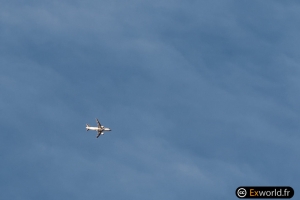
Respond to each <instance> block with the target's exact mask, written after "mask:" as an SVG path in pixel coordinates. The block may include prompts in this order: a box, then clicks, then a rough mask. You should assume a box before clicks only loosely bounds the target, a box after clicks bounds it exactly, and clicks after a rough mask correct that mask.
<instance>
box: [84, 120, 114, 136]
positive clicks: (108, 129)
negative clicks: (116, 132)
mask: <svg viewBox="0 0 300 200" xmlns="http://www.w3.org/2000/svg"><path fill="white" fill-rule="evenodd" d="M96 122H97V125H98V127H91V126H90V125H88V124H86V127H85V128H86V131H88V130H93V131H98V134H97V136H96V137H97V138H98V137H99V136H100V135H103V134H104V131H111V130H110V128H106V127H104V126H102V125H101V124H100V122H99V120H98V119H96Z"/></svg>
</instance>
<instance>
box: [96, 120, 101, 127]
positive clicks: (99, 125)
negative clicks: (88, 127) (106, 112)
mask: <svg viewBox="0 0 300 200" xmlns="http://www.w3.org/2000/svg"><path fill="white" fill-rule="evenodd" d="M96 122H97V124H98V128H101V124H100V122H99V120H98V119H96Z"/></svg>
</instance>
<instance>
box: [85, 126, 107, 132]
mask: <svg viewBox="0 0 300 200" xmlns="http://www.w3.org/2000/svg"><path fill="white" fill-rule="evenodd" d="M85 128H86V130H93V131H111V130H110V128H105V127H104V126H101V128H100V127H93V126H86V127H85Z"/></svg>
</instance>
